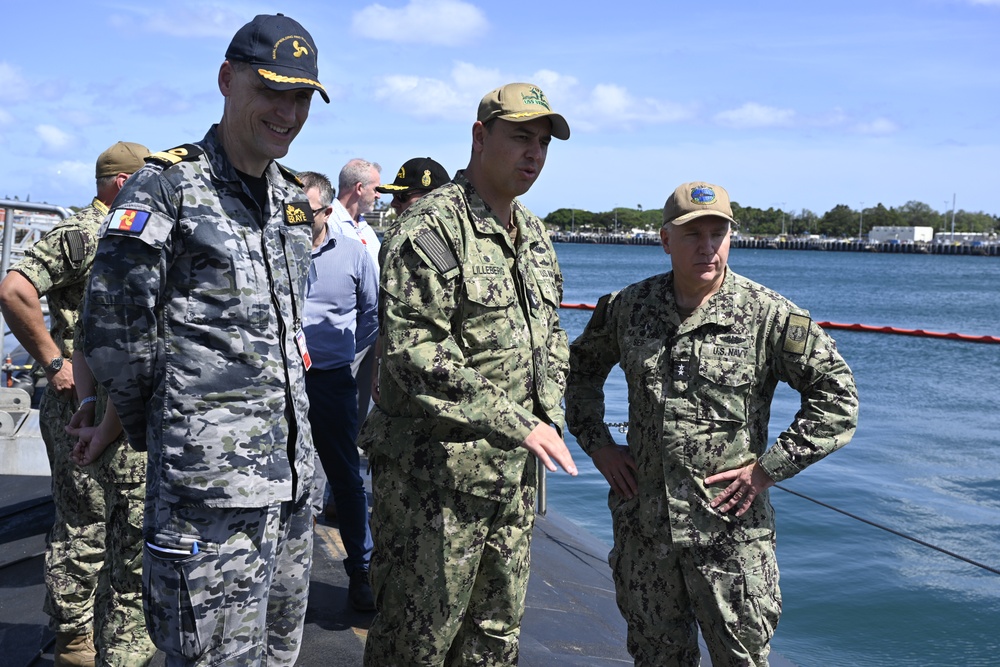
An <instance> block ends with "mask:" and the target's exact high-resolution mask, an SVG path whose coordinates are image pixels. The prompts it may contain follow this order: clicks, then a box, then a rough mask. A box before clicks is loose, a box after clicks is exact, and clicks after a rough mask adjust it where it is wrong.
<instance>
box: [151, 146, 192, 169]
mask: <svg viewBox="0 0 1000 667" xmlns="http://www.w3.org/2000/svg"><path fill="white" fill-rule="evenodd" d="M204 152H205V151H203V150H202V149H201V148H200V147H198V146H195V145H194V144H183V145H181V146H178V147H177V148H171V149H170V150H168V151H160V152H159V153H153V154H152V155H150V156H148V157H147V158H146V162H152V163H154V164H159V165H162V166H163V167H171V166H173V165H175V164H178V163H180V162H185V161H187V160H194V159H195V158H197V157H198V156H200V155H201V154H202V153H204Z"/></svg>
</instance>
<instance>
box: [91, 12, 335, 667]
mask: <svg viewBox="0 0 1000 667" xmlns="http://www.w3.org/2000/svg"><path fill="white" fill-rule="evenodd" d="M218 83H219V89H220V91H221V93H222V95H223V97H224V98H225V104H224V108H223V113H222V120H221V121H220V122H219V124H218V125H215V126H213V127H212V128H211V129H210V130H209V131H208V133H207V134H206V135H205V138H204V139H202V140H201V141H200V142H198V143H196V144H186V145H184V146H180V147H178V148H176V149H173V150H170V151H166V152H164V153H158V154H154V156H152V157H150V158H149V160H148V161H147V164H146V166H145V167H144V168H143V169H141V170H139V171H138V172H137V173H136V174H135V175H134V176H133V177H132V179H131V180H130V181H129V182H128V183H127V184H126V185H125V187H124V189H123V190H122V191H121V193H120V194H119V195H118V198H117V199H116V200H115V203H114V205H113V210H112V212H111V213H110V215H109V216H108V218H107V219H106V220H105V224H104V227H103V229H102V238H101V240H100V242H99V244H98V249H97V256H96V258H95V260H94V268H93V274H92V280H91V283H90V288H89V290H88V296H87V307H86V310H85V315H84V329H85V331H86V334H87V335H86V341H85V345H84V348H85V349H84V351H85V354H86V358H87V360H88V361H89V363H90V365H91V367H92V368H93V371H94V375H95V376H96V377H97V379H98V380H99V381H100V382H101V383H102V384H103V385H105V386H106V387H107V388H108V391H109V393H110V395H111V398H112V400H113V401H114V404H115V407H116V408H117V409H118V412H119V415H120V417H121V420H122V423H123V425H124V427H125V429H126V431H127V432H128V436H129V441H130V442H131V443H132V444H133V445H134V446H135V447H137V448H139V449H143V448H147V447H148V458H149V466H148V478H147V489H146V515H145V531H144V532H145V536H144V537H145V540H146V551H145V553H144V556H143V565H144V568H143V583H144V594H145V595H144V597H145V604H146V607H145V608H146V620H147V624H148V626H149V631H150V636H151V637H152V639H153V641H154V642H155V643H156V645H157V646H158V647H159V648H160V649H161V650H163V651H164V653H166V655H167V664H168V665H208V664H212V665H216V664H223V663H225V664H240V665H259V664H267V665H290V664H293V663H294V662H295V659H296V657H297V655H298V653H299V648H300V644H301V638H302V628H303V622H304V619H305V611H306V598H307V594H308V592H309V572H310V567H311V564H312V535H313V533H312V529H313V521H312V511H311V506H310V503H309V496H310V488H311V486H312V478H313V456H314V453H313V443H312V437H311V432H310V430H309V419H308V416H307V410H308V400H307V398H306V390H305V382H304V376H305V371H306V370H307V368H308V366H309V364H308V355H307V349H306V341H305V338H304V335H303V334H302V331H301V319H302V313H303V310H304V308H305V285H306V278H307V276H308V273H309V263H310V251H311V248H312V234H311V222H312V214H311V209H310V206H309V201H308V199H307V198H306V195H305V193H304V192H303V191H302V188H301V187H300V184H299V182H298V180H297V179H296V178H295V176H294V175H292V173H291V172H289V171H288V170H286V169H284V168H283V167H281V166H280V165H278V163H277V162H275V160H276V159H277V158H280V157H283V156H284V155H286V154H287V152H288V148H289V146H290V144H291V142H292V140H293V139H294V138H295V137H296V135H298V133H299V131H300V130H301V129H302V127H303V124H304V123H305V121H306V118H307V117H308V115H309V108H310V104H311V102H312V98H313V93H315V92H317V91H318V92H319V94H320V95H321V96H322V97H323V99H324V100H326V101H329V98H328V96H327V94H326V91H325V90H324V89H323V86H322V85H321V84H320V83H319V80H318V69H317V65H316V46H315V43H314V42H313V40H312V37H311V36H310V35H309V33H308V32H306V30H305V29H304V28H303V27H302V26H301V25H300V24H299V23H297V22H296V21H293V20H292V19H290V18H288V17H286V16H282V15H281V14H278V15H276V16H272V15H259V16H257V17H256V18H254V19H253V21H251V22H250V23H248V24H246V25H244V26H243V27H242V28H240V30H239V31H237V33H236V35H235V36H234V37H233V40H232V42H231V43H230V45H229V48H228V50H227V51H226V60H225V61H224V62H223V63H222V66H221V68H220V69H219V74H218Z"/></svg>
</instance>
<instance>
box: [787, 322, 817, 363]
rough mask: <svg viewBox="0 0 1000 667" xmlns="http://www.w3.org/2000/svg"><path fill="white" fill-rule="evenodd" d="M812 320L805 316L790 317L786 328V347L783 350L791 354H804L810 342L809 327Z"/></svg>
mask: <svg viewBox="0 0 1000 667" xmlns="http://www.w3.org/2000/svg"><path fill="white" fill-rule="evenodd" d="M810 324H812V318H811V317H806V316H805V315H789V316H788V324H787V325H786V326H785V345H784V347H783V348H782V349H783V350H784V351H785V352H790V353H791V354H802V353H803V352H805V351H806V343H808V342H809V325H810Z"/></svg>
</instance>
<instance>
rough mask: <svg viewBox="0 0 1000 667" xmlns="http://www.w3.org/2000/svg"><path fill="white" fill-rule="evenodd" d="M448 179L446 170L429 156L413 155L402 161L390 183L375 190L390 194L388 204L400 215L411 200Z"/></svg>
mask: <svg viewBox="0 0 1000 667" xmlns="http://www.w3.org/2000/svg"><path fill="white" fill-rule="evenodd" d="M449 180H451V179H449V178H448V172H447V171H446V170H445V168H444V167H442V166H441V165H440V164H438V163H437V162H435V161H434V160H432V159H430V158H429V157H415V158H410V159H409V160H407V161H406V162H404V163H403V166H402V167H400V168H399V171H398V172H397V173H396V178H395V180H393V182H392V183H389V184H388V185H380V186H378V187H377V188H375V190H376V191H378V192H381V193H382V194H386V195H392V201H391V202H390V203H389V206H391V207H392V210H394V211H395V212H396V215H397V216H400V215H403V211H405V210H406V209H408V208H410V205H411V204H413V202H415V201H417V200H418V199H420V198H421V197H423V196H424V195H425V194H427V193H428V192H430V191H431V190H434V189H436V188H439V187H441V186H442V185H444V184H445V183H447V182H448V181H449Z"/></svg>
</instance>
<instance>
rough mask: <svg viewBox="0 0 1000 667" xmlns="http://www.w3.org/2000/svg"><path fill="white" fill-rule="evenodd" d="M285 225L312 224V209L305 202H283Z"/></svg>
mask: <svg viewBox="0 0 1000 667" xmlns="http://www.w3.org/2000/svg"><path fill="white" fill-rule="evenodd" d="M284 213H285V224H286V225H311V224H312V223H313V213H312V209H311V208H309V205H308V204H307V203H306V202H295V201H293V202H285V211H284Z"/></svg>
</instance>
